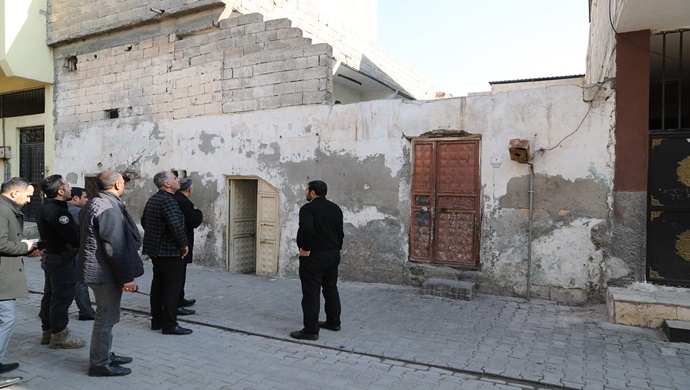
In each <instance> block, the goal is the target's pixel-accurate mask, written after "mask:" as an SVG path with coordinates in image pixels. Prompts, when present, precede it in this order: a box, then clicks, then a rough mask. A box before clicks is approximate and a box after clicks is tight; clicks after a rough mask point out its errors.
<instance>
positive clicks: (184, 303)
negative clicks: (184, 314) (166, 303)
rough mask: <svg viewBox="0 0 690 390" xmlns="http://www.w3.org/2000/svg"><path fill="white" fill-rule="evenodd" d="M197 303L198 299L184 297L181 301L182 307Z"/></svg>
mask: <svg viewBox="0 0 690 390" xmlns="http://www.w3.org/2000/svg"><path fill="white" fill-rule="evenodd" d="M195 303H196V299H183V300H181V301H180V307H189V306H192V305H193V304H195Z"/></svg>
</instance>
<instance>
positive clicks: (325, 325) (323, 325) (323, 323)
mask: <svg viewBox="0 0 690 390" xmlns="http://www.w3.org/2000/svg"><path fill="white" fill-rule="evenodd" d="M319 328H323V329H328V330H332V331H334V332H337V331H339V330H340V325H333V324H330V323H328V322H326V321H319Z"/></svg>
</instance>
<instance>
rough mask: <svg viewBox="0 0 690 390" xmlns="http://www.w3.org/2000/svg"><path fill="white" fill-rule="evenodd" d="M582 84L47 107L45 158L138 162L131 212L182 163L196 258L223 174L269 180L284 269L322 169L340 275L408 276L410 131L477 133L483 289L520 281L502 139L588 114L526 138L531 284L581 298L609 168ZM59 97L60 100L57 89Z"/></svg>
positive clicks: (602, 239)
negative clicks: (158, 178)
mask: <svg viewBox="0 0 690 390" xmlns="http://www.w3.org/2000/svg"><path fill="white" fill-rule="evenodd" d="M64 82H65V83H67V84H70V85H73V86H74V87H75V88H76V87H77V86H78V85H79V84H81V83H80V82H79V81H77V80H74V81H64ZM61 87H66V86H64V85H63V86H61ZM582 96H583V91H582V89H581V88H579V87H577V86H560V87H557V86H554V87H547V88H542V89H536V90H527V91H518V92H505V93H498V94H495V95H490V96H478V97H469V98H456V99H448V100H441V101H427V102H403V101H375V102H367V103H359V104H350V105H336V106H330V105H316V106H298V107H285V108H279V109H274V110H265V111H254V112H243V113H232V114H220V115H205V116H199V117H194V118H183V119H173V118H171V117H170V116H168V117H166V118H164V119H159V120H154V119H153V116H152V115H148V114H146V113H143V114H141V115H137V116H131V117H125V118H118V119H111V120H106V119H103V118H102V117H101V118H91V119H90V120H89V121H86V122H83V123H76V122H70V123H62V122H61V121H60V119H58V125H59V126H58V127H59V128H60V134H59V136H58V141H57V145H56V148H57V153H58V155H59V156H61V158H59V159H58V167H57V168H56V169H57V171H58V172H64V173H70V172H72V173H74V174H76V177H77V178H78V179H77V184H79V183H80V182H81V181H82V180H83V177H84V175H87V174H90V173H93V172H96V171H98V170H99V169H101V168H117V169H126V168H128V169H131V170H134V171H136V172H139V173H140V174H141V177H142V178H141V180H136V181H135V182H133V183H130V185H131V187H132V189H131V190H130V191H128V192H127V193H126V194H125V200H126V202H127V203H128V205H129V207H130V208H131V209H132V211H133V214H134V215H135V216H139V215H140V214H141V209H142V207H143V203H144V202H145V200H146V199H147V198H148V196H150V195H151V194H152V193H153V192H154V190H155V189H154V188H153V185H152V183H151V177H152V175H153V174H154V173H155V172H157V171H160V170H164V169H171V168H175V169H186V170H187V171H188V172H190V173H191V177H192V178H194V179H195V180H196V182H197V183H198V184H197V185H195V190H196V191H195V195H194V196H195V198H194V199H193V200H194V202H195V204H197V206H198V207H200V208H201V209H202V210H203V211H204V213H205V215H206V216H207V219H206V221H205V222H204V224H203V225H202V226H201V227H200V228H199V229H198V230H197V243H198V244H197V245H198V248H199V249H198V250H196V253H197V257H198V259H197V261H198V262H200V263H201V264H204V265H208V266H214V267H219V268H222V267H224V264H225V253H226V249H227V245H226V237H225V234H226V233H225V232H226V230H227V218H228V210H227V204H228V199H227V188H226V186H227V181H226V176H228V175H233V176H247V177H260V178H262V179H264V180H266V181H267V182H269V183H271V184H272V185H273V186H275V187H276V188H277V189H278V190H279V193H280V225H281V236H280V253H279V258H278V269H279V273H280V274H282V275H285V276H290V277H293V276H296V271H297V258H296V256H295V244H294V237H295V234H296V230H297V212H298V210H299V207H300V206H301V205H302V204H303V202H304V200H303V188H304V185H305V183H306V182H307V181H308V180H310V179H315V178H320V179H323V180H326V181H327V182H328V183H329V186H330V189H329V196H328V197H329V198H330V199H332V200H334V201H335V202H337V203H338V204H340V205H341V206H342V208H343V210H344V212H345V222H346V234H347V238H346V243H345V247H344V251H343V265H342V271H343V272H342V275H343V277H344V278H345V279H350V280H362V281H370V282H387V283H414V282H415V278H418V277H419V276H420V274H421V275H426V274H428V273H429V272H427V271H420V268H419V267H415V266H414V264H411V263H409V262H408V260H407V255H408V230H409V229H408V226H409V214H410V202H409V191H410V176H411V172H410V140H409V139H411V138H414V137H417V136H419V135H421V134H424V133H426V132H429V131H431V130H437V129H462V130H465V131H466V132H468V133H470V134H474V135H480V136H481V137H482V141H481V150H482V152H481V161H482V162H481V182H482V187H483V202H482V203H483V206H482V207H483V210H482V212H483V216H484V217H483V222H482V233H481V245H482V251H481V270H480V271H476V272H465V273H464V276H465V277H467V278H470V279H472V278H473V279H475V280H477V281H479V282H480V290H483V291H487V292H493V293H501V294H515V295H524V293H525V275H526V228H527V222H528V220H527V215H528V213H527V205H528V202H527V188H528V187H527V186H528V169H527V166H525V165H521V164H517V163H514V162H512V161H510V160H509V156H508V153H507V147H508V141H509V140H510V139H511V138H525V139H528V140H530V141H531V142H532V145H533V147H534V149H539V148H545V149H547V148H549V147H553V146H554V145H556V144H557V143H558V142H559V141H561V140H563V139H564V138H566V136H567V135H568V134H569V133H572V132H573V131H574V130H575V129H576V128H577V126H578V123H579V122H580V121H582V118H583V117H585V116H586V118H585V120H584V122H583V124H582V126H581V127H580V128H579V129H578V130H577V131H576V132H574V133H573V134H572V135H571V136H570V137H569V138H567V139H565V140H564V141H563V142H562V143H561V144H560V146H558V147H556V148H555V149H553V150H551V151H545V152H544V153H540V152H537V153H536V156H535V160H534V164H535V171H536V175H537V180H536V185H535V188H536V197H535V233H534V241H533V269H534V286H533V293H534V295H535V296H537V297H544V298H550V299H556V300H561V301H568V302H583V301H586V300H597V299H601V297H602V294H601V289H602V287H603V285H604V282H605V278H606V273H605V269H604V268H605V257H606V251H605V250H606V248H607V245H606V242H607V237H608V236H609V234H610V232H609V228H608V226H607V221H608V218H609V216H608V210H609V204H610V202H611V200H610V183H611V177H612V174H613V173H612V168H611V167H612V156H611V155H610V149H609V147H608V144H609V136H610V135H609V133H610V128H609V121H608V118H610V115H611V113H610V111H611V110H612V104H611V103H610V102H608V101H607V100H606V99H605V98H604V99H603V100H602V101H601V102H600V104H598V105H596V107H594V106H593V108H592V109H591V110H590V112H588V104H587V103H585V102H583V101H582ZM57 104H58V110H60V109H61V107H60V106H61V105H62V103H61V101H58V102H57ZM169 110H173V109H172V107H169ZM134 111H136V110H134ZM113 145H116V146H115V147H113ZM104 151H105V152H104ZM71 177H73V176H71ZM439 272H440V271H439Z"/></svg>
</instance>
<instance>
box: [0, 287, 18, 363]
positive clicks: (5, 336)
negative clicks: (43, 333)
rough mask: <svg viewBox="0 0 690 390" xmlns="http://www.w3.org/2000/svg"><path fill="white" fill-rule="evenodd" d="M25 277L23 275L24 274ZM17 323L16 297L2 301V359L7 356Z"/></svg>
mask: <svg viewBox="0 0 690 390" xmlns="http://www.w3.org/2000/svg"><path fill="white" fill-rule="evenodd" d="M22 277H23V276H22ZM16 324H17V307H16V305H15V303H14V299H8V300H6V301H0V359H2V357H3V356H5V351H7V344H9V343H10V337H12V331H13V330H14V326H15V325H16Z"/></svg>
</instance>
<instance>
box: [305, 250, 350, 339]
mask: <svg viewBox="0 0 690 390" xmlns="http://www.w3.org/2000/svg"><path fill="white" fill-rule="evenodd" d="M339 264H340V249H339V248H333V249H328V250H325V251H319V252H316V253H310V256H308V257H300V259H299V279H300V281H301V282H302V315H303V320H304V331H305V332H308V333H312V334H318V333H319V309H320V302H319V300H320V297H321V290H322V289H323V299H324V301H325V305H324V310H325V312H326V322H328V323H329V324H333V325H338V326H339V325H340V295H339V294H338V286H337V283H338V265H339Z"/></svg>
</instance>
